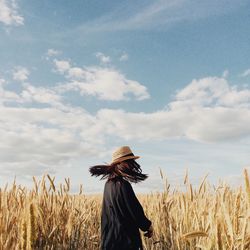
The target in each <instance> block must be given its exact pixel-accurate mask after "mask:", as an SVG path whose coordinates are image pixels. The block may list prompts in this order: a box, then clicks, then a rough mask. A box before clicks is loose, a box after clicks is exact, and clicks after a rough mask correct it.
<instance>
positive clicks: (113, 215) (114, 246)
mask: <svg viewBox="0 0 250 250" xmlns="http://www.w3.org/2000/svg"><path fill="white" fill-rule="evenodd" d="M150 225H151V221H150V220H149V219H148V218H147V217H146V216H145V214H144V211H143V208H142V206H141V204H140V202H139V200H138V199H137V197H136V195H135V193H134V191H133V188H132V186H131V184H130V183H129V182H128V181H126V180H125V179H123V178H122V177H118V178H116V179H115V180H110V181H106V183H105V187H104V194H103V201H102V212H101V250H130V249H131V250H132V249H133V250H135V249H142V241H141V236H140V232H139V229H141V230H142V231H144V232H145V231H147V230H148V229H149V227H150Z"/></svg>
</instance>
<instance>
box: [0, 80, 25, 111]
mask: <svg viewBox="0 0 250 250" xmlns="http://www.w3.org/2000/svg"><path fill="white" fill-rule="evenodd" d="M6 84H7V82H6V81H5V80H4V79H0V107H1V106H2V105H4V103H8V102H18V101H19V100H20V97H19V95H18V94H16V93H15V92H13V91H9V90H6V89H5V86H4V85H6Z"/></svg>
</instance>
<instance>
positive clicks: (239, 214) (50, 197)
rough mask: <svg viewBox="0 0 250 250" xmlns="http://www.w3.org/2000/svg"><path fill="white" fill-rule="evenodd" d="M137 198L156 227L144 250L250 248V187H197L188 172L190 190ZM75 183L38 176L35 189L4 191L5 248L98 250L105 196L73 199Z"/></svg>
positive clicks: (0, 212) (1, 242)
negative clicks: (71, 192)
mask: <svg viewBox="0 0 250 250" xmlns="http://www.w3.org/2000/svg"><path fill="white" fill-rule="evenodd" d="M160 174H161V176H162V178H163V179H164V182H165V184H166V185H165V191H164V192H155V193H151V194H147V195H138V198H139V200H140V201H141V203H142V205H143V207H144V210H145V213H146V215H147V216H148V217H149V218H150V219H151V220H152V221H153V226H154V229H155V232H154V236H153V237H152V238H151V239H148V238H144V236H143V234H142V239H143V244H144V247H145V249H150V250H151V249H164V250H166V249H173V250H175V249H178V250H185V249H187V250H188V249H210V250H214V249H218V250H221V249H224V250H230V249H232V250H236V249H239V250H243V249H250V223H249V222H250V185H249V176H248V173H247V171H246V170H244V178H245V186H244V187H238V188H235V189H233V188H231V187H229V186H227V185H220V186H219V187H217V188H215V187H213V188H212V187H211V186H210V185H209V183H207V181H206V177H205V178H204V179H203V180H202V182H201V185H200V186H199V187H198V188H197V189H195V188H193V187H192V184H190V183H189V180H188V175H187V174H186V176H185V180H184V184H185V185H186V191H177V190H174V191H172V192H170V188H169V185H168V183H167V181H166V179H165V177H164V175H163V174H162V172H161V173H160ZM69 191H70V180H69V179H65V183H64V184H60V185H59V187H58V188H56V185H55V178H52V177H50V176H48V175H47V176H43V178H42V180H40V181H37V180H36V179H35V178H34V188H33V189H32V190H27V189H26V188H25V187H21V186H18V185H17V184H16V183H13V184H12V186H11V187H10V188H7V186H5V188H1V189H0V249H4V250H5V249H6V250H9V249H86V250H88V249H93V250H95V249H98V248H99V242H100V212H101V201H102V196H101V195H99V196H90V195H85V194H84V193H82V188H80V191H79V194H78V195H72V194H70V193H69Z"/></svg>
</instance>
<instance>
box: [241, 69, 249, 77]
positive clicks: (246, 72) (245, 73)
mask: <svg viewBox="0 0 250 250" xmlns="http://www.w3.org/2000/svg"><path fill="white" fill-rule="evenodd" d="M241 76H242V77H246V76H250V69H247V70H245V71H244V72H243V73H242V74H241Z"/></svg>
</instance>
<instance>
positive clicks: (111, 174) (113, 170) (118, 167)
mask: <svg viewBox="0 0 250 250" xmlns="http://www.w3.org/2000/svg"><path fill="white" fill-rule="evenodd" d="M124 163H127V164H128V166H127V165H126V164H124ZM89 172H90V173H91V176H96V177H97V176H100V175H102V177H101V179H100V180H103V179H108V181H110V180H117V179H118V178H119V177H123V178H124V179H126V180H128V181H131V182H134V183H137V182H140V181H144V180H145V179H146V178H148V175H147V174H143V173H142V170H141V166H140V165H139V164H138V163H137V162H136V161H135V160H134V159H129V160H126V161H123V162H121V163H117V164H114V165H108V164H107V165H96V166H93V167H90V168H89Z"/></svg>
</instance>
